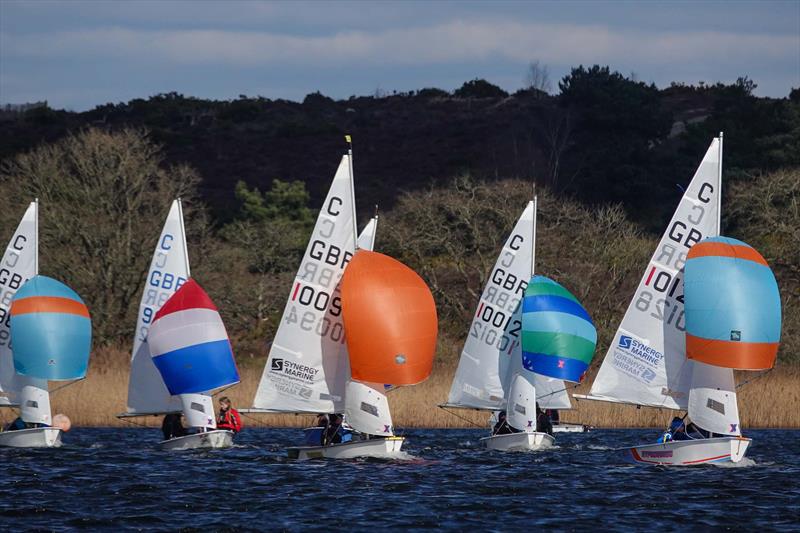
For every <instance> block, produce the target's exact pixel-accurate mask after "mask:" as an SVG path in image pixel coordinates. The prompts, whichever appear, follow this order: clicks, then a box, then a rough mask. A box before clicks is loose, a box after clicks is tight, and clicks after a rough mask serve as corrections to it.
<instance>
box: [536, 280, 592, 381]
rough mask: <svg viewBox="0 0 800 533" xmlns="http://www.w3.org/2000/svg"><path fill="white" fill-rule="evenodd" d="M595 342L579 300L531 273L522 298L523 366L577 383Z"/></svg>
mask: <svg viewBox="0 0 800 533" xmlns="http://www.w3.org/2000/svg"><path fill="white" fill-rule="evenodd" d="M596 344H597V330H596V329H595V327H594V324H593V323H592V319H591V317H590V316H589V313H587V312H586V309H584V308H583V306H582V305H581V303H580V302H579V301H578V299H577V298H575V296H573V295H572V293H570V292H569V291H568V290H567V289H565V288H564V287H562V286H561V285H559V284H558V283H556V282H555V281H553V280H551V279H550V278H546V277H545V276H534V277H533V278H532V279H531V280H530V282H529V283H528V288H527V289H525V298H524V300H523V301H522V365H523V366H524V367H525V368H526V369H527V370H530V371H532V372H536V373H537V374H541V375H543V376H548V377H552V378H557V379H563V380H566V381H573V382H576V383H577V382H579V381H580V380H581V379H582V378H583V375H584V373H586V370H587V369H588V368H589V363H590V362H591V361H592V356H594V349H595V346H596Z"/></svg>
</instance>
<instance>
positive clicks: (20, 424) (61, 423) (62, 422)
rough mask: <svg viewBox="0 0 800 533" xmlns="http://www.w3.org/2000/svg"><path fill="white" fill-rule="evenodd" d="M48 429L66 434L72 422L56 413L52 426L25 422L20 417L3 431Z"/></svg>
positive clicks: (65, 416)
mask: <svg viewBox="0 0 800 533" xmlns="http://www.w3.org/2000/svg"><path fill="white" fill-rule="evenodd" d="M49 427H55V428H59V429H61V430H62V431H63V432H64V433H66V432H67V431H69V430H70V429H71V428H72V422H71V421H70V419H69V417H68V416H67V415H65V414H61V413H58V414H56V415H55V416H54V417H53V425H52V426H50V425H47V424H43V423H37V422H25V421H24V420H23V419H22V417H21V416H18V417H17V418H16V419H14V421H13V422H11V423H10V424H8V425H7V426H6V427H5V428H4V431H17V430H20V429H33V428H49Z"/></svg>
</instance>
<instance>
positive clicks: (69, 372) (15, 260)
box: [0, 201, 92, 448]
mask: <svg viewBox="0 0 800 533" xmlns="http://www.w3.org/2000/svg"><path fill="white" fill-rule="evenodd" d="M38 262H39V261H38V201H37V202H31V204H30V205H29V206H28V209H27V211H26V212H25V215H24V216H23V217H22V221H21V222H20V224H19V226H18V227H17V230H16V232H15V233H14V236H13V237H12V238H11V241H10V242H9V245H8V247H7V248H6V252H5V254H4V256H3V260H2V271H1V272H2V276H0V278H2V279H0V290H2V293H3V295H2V298H0V300H1V301H0V316H1V317H2V319H1V320H0V392H3V393H6V394H7V395H8V396H6V397H0V405H2V406H8V407H18V408H19V410H20V420H21V421H22V422H23V423H24V426H25V428H24V429H15V430H10V431H3V432H0V446H10V447H15V448H51V447H59V446H61V435H62V433H63V430H62V429H61V428H60V427H52V425H53V418H52V416H51V411H50V394H49V391H48V381H49V380H54V381H72V380H78V379H83V378H84V377H85V376H86V369H87V366H88V362H89V352H90V349H91V328H92V326H91V319H90V318H89V312H88V310H87V309H86V305H85V304H84V303H83V300H81V298H80V297H79V296H78V295H77V294H76V293H75V291H73V290H72V289H70V288H69V287H67V286H66V285H64V284H63V283H61V282H59V281H56V280H54V279H51V278H48V277H45V276H40V275H38ZM12 346H13V350H12ZM56 418H57V417H56ZM56 423H57V421H56ZM67 429H68V428H67Z"/></svg>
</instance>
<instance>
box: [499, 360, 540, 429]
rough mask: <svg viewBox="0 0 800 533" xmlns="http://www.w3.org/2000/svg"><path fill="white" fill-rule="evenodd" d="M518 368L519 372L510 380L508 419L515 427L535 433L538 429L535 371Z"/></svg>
mask: <svg viewBox="0 0 800 533" xmlns="http://www.w3.org/2000/svg"><path fill="white" fill-rule="evenodd" d="M516 370H518V372H515V373H514V375H513V377H512V379H511V380H510V382H511V387H510V389H509V392H508V410H507V411H506V419H507V420H508V423H509V425H511V427H513V428H514V429H518V430H519V431H524V432H526V433H533V432H534V431H536V387H534V386H533V383H531V380H532V374H533V372H528V371H527V370H525V369H524V368H521V367H520V368H519V369H516ZM526 374H528V375H526Z"/></svg>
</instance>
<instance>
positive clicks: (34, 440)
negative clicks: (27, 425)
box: [0, 428, 63, 448]
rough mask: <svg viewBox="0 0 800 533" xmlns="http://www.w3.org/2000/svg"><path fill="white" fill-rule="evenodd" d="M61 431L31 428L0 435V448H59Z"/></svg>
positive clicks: (4, 432)
mask: <svg viewBox="0 0 800 533" xmlns="http://www.w3.org/2000/svg"><path fill="white" fill-rule="evenodd" d="M61 433H63V432H62V431H61V429H59V428H31V429H18V430H15V431H3V432H2V433H0V446H6V447H9V448H60V447H61Z"/></svg>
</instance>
